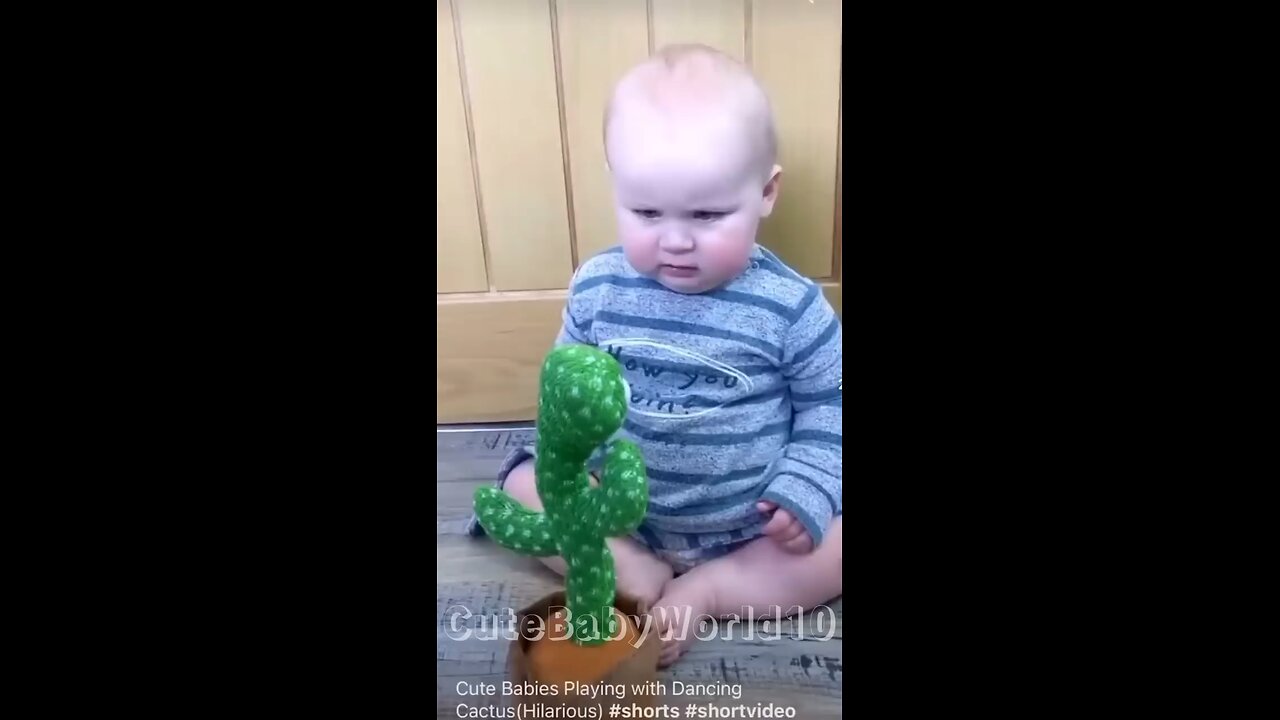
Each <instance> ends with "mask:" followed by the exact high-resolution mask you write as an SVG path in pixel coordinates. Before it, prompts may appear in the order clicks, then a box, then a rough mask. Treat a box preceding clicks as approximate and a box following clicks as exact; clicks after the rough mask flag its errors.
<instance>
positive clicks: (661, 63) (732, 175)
mask: <svg viewBox="0 0 1280 720" xmlns="http://www.w3.org/2000/svg"><path fill="white" fill-rule="evenodd" d="M604 141H605V155H606V158H607V161H608V164H609V169H610V172H611V174H612V179H613V190H614V197H615V203H616V210H617V217H618V235H619V239H620V241H621V242H620V245H619V246H618V247H614V248H611V249H609V250H606V251H604V252H602V253H601V254H599V255H596V256H595V257H593V258H591V259H589V260H587V261H586V262H585V263H583V264H582V265H581V267H580V268H579V269H578V271H577V272H576V273H575V275H574V278H573V282H572V283H571V287H570V289H569V299H568V303H567V305H566V307H565V310H564V322H563V327H562V328H561V330H560V333H559V337H558V338H557V339H556V342H557V344H559V343H585V344H590V345H594V346H597V347H600V348H602V349H604V350H607V351H608V352H609V353H611V354H612V355H613V356H614V357H615V358H617V360H618V362H619V364H620V365H621V366H622V368H623V373H624V377H625V379H626V381H627V383H628V384H629V386H630V391H631V398H630V399H631V407H630V409H629V411H628V415H627V419H626V422H625V424H624V426H623V430H622V432H621V434H620V436H621V437H625V438H626V439H628V440H631V441H633V442H636V443H637V444H638V445H639V446H640V449H641V451H642V452H643V453H644V458H645V462H646V464H647V466H648V473H649V484H650V494H651V497H650V503H649V511H648V513H647V515H646V516H645V520H644V522H643V524H642V525H641V527H640V529H639V531H638V532H636V533H635V534H634V535H633V536H631V537H626V538H613V539H610V540H609V541H608V542H609V548H610V549H611V551H612V553H613V557H614V562H615V564H616V569H617V579H618V591H619V592H620V593H625V594H627V595H630V596H631V597H634V598H636V599H638V600H639V601H640V602H641V603H643V604H645V605H647V606H649V607H651V608H653V615H654V619H655V622H656V623H657V628H658V630H659V631H660V633H661V637H662V638H663V640H664V643H663V648H662V653H661V663H662V665H664V666H665V665H669V664H670V663H672V662H674V661H675V660H676V659H677V658H678V657H679V656H680V654H681V653H683V652H684V651H685V650H686V649H687V648H688V645H689V643H690V642H691V641H692V640H693V639H694V637H695V630H696V623H697V622H698V618H699V617H702V616H708V615H709V616H711V617H713V618H719V617H726V616H740V617H746V616H747V615H748V613H751V614H753V615H754V617H756V618H760V617H764V616H768V615H770V614H771V613H772V612H774V611H776V610H777V609H779V608H780V609H781V610H782V611H783V613H784V614H791V613H793V612H795V611H796V610H797V609H806V610H807V609H811V608H813V607H814V606H815V605H818V604H821V603H824V602H827V601H830V600H831V599H832V598H834V597H836V596H839V595H841V594H842V592H843V578H842V559H843V557H842V552H841V541H842V538H841V504H842V486H841V475H842V473H841V447H842V435H843V430H842V427H841V425H842V402H841V377H840V376H841V369H842V364H843V356H842V351H841V342H842V334H841V325H840V321H839V319H838V318H837V317H836V314H835V312H834V311H833V310H832V308H831V306H830V305H829V304H828V303H827V301H826V299H825V297H824V296H823V294H822V291H821V288H819V287H818V285H817V284H816V283H814V282H812V281H810V280H807V279H805V278H803V277H801V276H800V275H799V274H797V273H796V272H794V271H793V270H791V269H790V268H788V267H787V266H786V264H784V263H783V262H782V261H781V260H779V259H778V258H777V257H776V256H775V255H774V254H773V253H771V252H769V251H768V250H765V249H764V248H762V247H760V246H759V245H757V244H756V233H757V230H758V228H759V224H760V221H761V219H762V218H765V217H767V216H768V215H769V214H770V212H772V210H773V206H774V203H775V202H776V201H777V199H778V189H779V182H780V178H781V168H779V167H778V165H776V140H775V135H774V127H773V120H772V114H771V110H770V107H769V102H768V99H767V97H766V95H765V93H764V91H763V89H762V88H761V87H760V86H759V84H758V83H757V82H756V80H755V79H754V78H753V77H752V76H751V74H750V73H749V72H748V71H747V69H746V68H745V67H743V66H742V65H741V64H739V63H738V62H736V61H735V60H733V59H732V58H729V57H728V56H726V55H724V54H722V53H719V52H717V51H715V50H712V49H710V48H706V47H702V46H692V45H684V46H677V47H670V48H666V49H664V50H662V51H661V52H659V53H657V54H656V55H655V56H654V57H652V58H650V59H648V60H646V61H645V62H643V63H641V64H640V65H639V66H638V67H636V68H634V69H633V70H631V71H630V72H629V73H627V74H626V75H625V76H624V77H623V78H622V79H621V80H620V81H619V82H618V84H617V86H616V88H615V90H614V93H613V96H612V98H611V100H610V102H609V105H608V108H607V110H606V113H605V123H604ZM532 453H533V448H525V449H523V450H521V451H520V452H517V453H515V454H514V455H513V456H512V457H510V458H508V460H507V462H505V463H504V464H503V467H502V468H501V471H500V473H499V484H500V486H501V487H503V488H505V490H506V492H508V493H509V494H510V495H511V496H513V497H514V498H516V499H517V500H519V501H520V502H521V503H523V504H524V505H526V506H528V507H531V508H534V509H541V507H542V505H541V503H540V502H539V499H538V493H537V490H536V488H535V484H534V475H533V457H532ZM472 530H473V532H475V533H479V532H480V530H479V528H478V524H476V523H474V522H473V523H472ZM544 562H546V563H547V564H548V565H549V566H550V567H552V568H553V569H554V570H556V571H557V572H560V573H562V574H563V572H564V562H563V561H562V560H561V559H559V558H545V559H544ZM704 637H705V635H704Z"/></svg>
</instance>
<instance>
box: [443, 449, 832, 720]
mask: <svg viewBox="0 0 1280 720" xmlns="http://www.w3.org/2000/svg"><path fill="white" fill-rule="evenodd" d="M531 439H532V432H531V431H529V430H527V429H501V430H493V431H483V432H479V431H472V432H442V433H438V434H437V443H436V444H437V461H436V471H437V473H438V477H439V480H438V483H437V485H436V548H437V549H436V561H437V563H439V565H438V567H439V570H438V571H437V574H436V668H437V670H438V671H439V679H438V680H437V681H436V716H437V717H440V718H444V717H449V718H456V717H460V716H461V717H466V716H467V713H468V712H469V709H472V708H477V707H486V706H489V705H507V704H509V703H510V701H511V700H512V699H513V698H512V697H510V696H504V695H503V694H502V692H501V688H502V683H503V681H504V680H506V679H507V676H506V661H507V649H508V647H509V645H510V641H509V640H506V639H502V638H498V639H488V638H491V637H492V636H493V635H495V634H496V633H495V632H494V627H495V623H494V622H493V621H494V619H497V620H499V621H501V620H503V619H504V618H506V619H507V621H508V622H509V621H510V616H511V613H512V612H514V611H515V610H518V609H519V608H521V607H523V606H525V605H527V604H528V603H530V602H532V601H534V600H536V599H538V598H539V597H542V596H543V595H546V594H547V593H550V592H554V591H556V590H559V589H561V588H562V584H561V583H562V580H561V578H560V577H559V576H557V575H556V574H555V573H553V572H551V571H550V570H548V569H547V568H545V567H544V566H542V565H541V564H540V563H538V562H537V561H536V560H534V559H532V558H527V557H522V556H518V555H515V554H514V553H510V552H508V551H506V550H503V549H502V548H500V547H498V546H497V545H496V544H494V543H493V541H492V540H490V539H488V538H472V537H468V536H467V535H466V533H465V526H466V523H467V520H468V519H469V518H470V516H471V497H472V493H474V492H475V489H476V488H477V487H480V486H481V485H484V484H490V483H492V482H493V477H494V473H495V471H496V470H497V467H498V464H499V463H500V462H501V460H502V458H503V456H505V455H506V453H507V452H509V451H510V450H511V449H512V448H518V447H520V446H521V445H523V444H526V443H528V442H530V441H531ZM468 614H469V617H468ZM843 615H844V613H843V607H842V602H841V601H840V600H836V601H835V602H832V603H830V604H829V606H828V608H827V609H822V608H819V609H818V610H817V611H816V612H813V613H809V614H806V615H805V616H804V617H802V618H798V619H788V620H784V621H783V622H782V623H770V622H756V623H755V625H754V627H753V628H751V632H748V630H747V628H745V627H742V626H739V627H735V628H733V630H732V635H733V638H732V639H728V638H718V639H712V640H706V641H695V642H694V643H693V648H692V649H691V650H690V651H689V652H688V653H687V654H686V655H685V656H684V657H682V658H681V659H680V660H679V662H677V663H676V664H675V665H674V666H672V667H670V668H666V669H664V670H662V671H660V672H659V680H660V681H661V684H662V686H663V689H664V690H665V694H663V696H662V697H661V698H660V700H659V704H665V705H670V706H674V707H677V708H684V706H686V705H688V704H698V705H703V706H705V705H706V704H707V703H711V704H714V705H717V706H722V707H734V706H738V705H746V706H747V707H748V708H755V706H756V703H766V704H767V703H773V704H774V705H778V706H783V707H793V708H795V714H794V717H797V718H836V717H839V715H840V711H841V702H842V698H841V688H842V685H843V682H844V650H843V641H842V640H841V635H842V632H843ZM486 636H487V637H486ZM460 683H461V684H463V685H465V686H466V687H465V688H463V690H464V692H465V691H467V690H469V689H470V688H473V687H474V686H475V685H477V684H481V683H487V684H492V685H494V686H496V687H497V688H498V692H497V693H496V694H494V695H490V696H483V695H481V696H477V695H473V694H464V693H460V692H459V689H460V688H459V684H460ZM689 688H695V689H697V690H698V691H705V690H706V689H707V688H714V689H715V691H719V692H725V691H729V692H733V690H734V689H735V688H736V689H738V690H739V691H740V693H741V696H740V697H737V698H735V697H733V695H731V694H724V695H718V696H707V695H705V694H704V695H698V696H690V695H688V694H687V690H688V689H689ZM681 690H684V691H686V693H685V694H676V693H677V692H678V691H681ZM460 705H466V706H467V707H466V708H462V709H461V714H460V712H459V706H460ZM476 716H478V717H485V716H486V715H483V714H480V715H476ZM738 717H744V715H738Z"/></svg>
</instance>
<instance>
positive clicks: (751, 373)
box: [556, 246, 843, 550]
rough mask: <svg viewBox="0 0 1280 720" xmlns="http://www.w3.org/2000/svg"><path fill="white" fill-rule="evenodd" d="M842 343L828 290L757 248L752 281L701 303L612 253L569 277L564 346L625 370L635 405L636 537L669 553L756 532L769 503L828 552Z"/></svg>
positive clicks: (837, 483)
mask: <svg viewBox="0 0 1280 720" xmlns="http://www.w3.org/2000/svg"><path fill="white" fill-rule="evenodd" d="M841 342H842V335H841V324H840V320H839V318H838V317H837V316H836V314H835V311H834V310H833V309H832V307H831V305H830V304H829V303H828V302H827V300H826V298H825V296H824V295H823V294H822V289H821V288H820V287H819V286H818V285H817V284H816V283H814V282H813V281H811V280H808V279H806V278H804V277H802V276H800V275H799V274H798V273H796V272H795V271H793V270H792V269H791V268H789V267H787V265H786V264H785V263H783V262H782V261H781V260H779V259H778V257H777V256H775V255H774V254H773V253H771V252H769V251H768V250H765V249H764V248H761V247H759V246H757V247H756V248H755V250H754V251H753V253H752V263H751V266H750V268H749V269H748V270H747V271H746V272H744V273H743V274H742V275H740V276H739V277H738V278H736V279H734V280H733V281H732V282H730V283H728V284H726V285H724V286H722V287H721V288H719V289H717V290H713V291H710V292H707V293H703V294H698V295H689V294H682V293H677V292H674V291H672V290H668V289H666V288H665V287H663V286H662V285H661V284H659V283H657V282H655V281H653V280H650V279H648V278H645V277H643V276H641V275H639V274H638V273H637V272H636V271H635V270H634V269H633V268H632V267H631V265H630V264H629V263H628V262H627V260H626V258H625V257H624V256H623V254H622V252H621V248H618V247H614V248H610V249H609V250H606V251H604V252H602V253H600V254H599V255H596V256H595V257H593V258H591V259H590V260H588V261H587V262H585V263H583V264H582V266H581V267H579V269H578V271H577V272H576V273H575V274H574V277H573V282H572V283H571V286H570V289H569V299H568V302H567V303H566V306H565V310H564V320H563V326H562V328H561V330H560V333H559V336H558V337H557V339H556V343H557V344H561V343H585V344H590V345H594V346H596V347H599V348H601V349H602V350H606V351H608V352H609V353H610V354H612V355H613V356H614V357H615V358H617V360H618V362H619V363H620V364H621V365H622V368H623V376H624V377H625V379H626V381H627V383H628V384H629V385H630V390H631V398H630V400H631V406H630V408H629V412H628V415H627V419H626V421H625V424H624V426H623V429H622V431H621V432H620V434H619V437H624V438H626V439H628V440H631V441H633V442H635V443H637V444H638V445H639V446H640V449H641V451H642V452H643V454H644V458H645V462H646V464H647V466H648V470H649V483H650V502H649V512H648V514H647V515H646V517H645V521H644V524H643V526H642V527H641V529H640V534H641V536H642V537H644V539H645V540H646V541H647V542H648V543H649V544H650V545H653V546H655V547H657V548H664V549H671V550H686V549H688V550H692V549H698V548H712V547H717V546H721V545H726V544H729V543H733V542H736V541H739V540H745V539H750V538H753V537H756V536H758V535H760V531H761V530H762V529H763V527H764V525H765V523H766V522H767V520H768V518H767V517H764V516H762V515H761V513H760V511H759V510H758V509H757V508H756V503H757V502H759V501H760V500H771V501H773V502H776V503H777V504H778V505H779V506H781V507H784V508H786V509H787V510H789V511H791V513H792V514H793V515H794V516H795V517H796V518H797V519H799V520H800V521H801V522H802V523H804V526H805V528H806V529H807V530H808V531H809V534H810V535H811V536H812V537H813V539H814V542H815V544H818V543H821V542H822V539H823V537H824V536H825V534H826V531H827V528H828V526H829V525H830V523H831V520H832V518H833V517H834V516H836V515H838V514H839V513H840V512H841V494H842V493H841V446H842V435H843V430H842V427H841V424H842V403H841V370H842V366H843V355H842V352H841Z"/></svg>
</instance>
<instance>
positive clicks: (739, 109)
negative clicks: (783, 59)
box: [602, 43, 778, 179]
mask: <svg viewBox="0 0 1280 720" xmlns="http://www.w3.org/2000/svg"><path fill="white" fill-rule="evenodd" d="M632 96H636V97H639V98H640V99H641V101H642V102H646V103H648V104H650V105H651V106H652V107H655V108H658V109H667V108H670V107H673V106H677V105H686V106H687V105H703V106H707V105H713V104H716V103H719V104H722V105H725V104H727V105H728V106H729V108H730V109H731V110H732V111H733V112H734V113H736V114H737V115H738V116H739V117H740V118H741V119H742V122H743V123H744V124H745V125H747V126H748V127H749V130H750V132H749V133H748V134H749V136H750V137H751V138H752V143H753V144H754V145H756V147H757V152H758V159H759V162H760V165H761V167H762V170H763V172H764V174H765V177H766V179H767V178H768V176H769V175H770V174H771V173H772V170H773V166H774V163H776V162H777V157H778V137H777V130H776V128H775V127H774V122H773V111H772V108H771V107H770V104H769V97H768V95H767V94H766V93H765V91H764V87H763V86H761V85H760V83H759V81H758V80H757V79H756V77H755V75H753V74H752V73H751V70H750V69H748V68H747V66H746V65H743V64H742V63H741V62H739V61H738V60H737V59H735V58H733V57H731V56H729V55H727V54H725V53H723V52H721V51H719V50H716V49H715V48H713V47H709V46H707V45H701V44H697V43H681V44H676V45H667V46H664V47H662V48H660V49H659V50H658V51H657V52H655V53H654V54H653V55H652V56H650V57H649V58H648V59H646V60H645V61H643V62H641V63H640V64H638V65H636V66H635V67H633V68H632V69H631V70H629V71H628V72H627V73H626V74H625V75H623V76H622V78H621V79H620V80H619V81H618V83H617V85H615V86H614V90H613V93H612V94H611V95H610V98H609V102H608V103H607V104H606V106H605V112H604V123H603V128H602V130H603V136H604V144H605V162H606V163H607V162H608V161H609V127H610V123H611V121H612V119H613V117H614V114H615V113H616V112H617V110H618V107H617V106H618V105H619V104H620V99H621V98H623V97H628V98H630V97H632Z"/></svg>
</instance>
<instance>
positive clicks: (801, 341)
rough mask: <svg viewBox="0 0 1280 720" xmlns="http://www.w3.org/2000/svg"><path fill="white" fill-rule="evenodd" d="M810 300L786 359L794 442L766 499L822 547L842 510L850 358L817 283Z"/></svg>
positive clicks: (772, 477)
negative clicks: (845, 378) (844, 380)
mask: <svg viewBox="0 0 1280 720" xmlns="http://www.w3.org/2000/svg"><path fill="white" fill-rule="evenodd" d="M805 302H806V303H807V305H804V306H803V310H802V312H801V314H800V318H799V320H797V321H796V323H795V324H794V325H792V327H791V331H790V332H789V334H788V336H787V344H786V348H785V351H784V356H783V373H784V375H785V376H786V378H787V381H788V382H789V383H790V386H791V401H792V404H793V406H794V409H795V416H794V421H793V426H792V431H791V441H790V443H789V444H788V445H787V447H786V449H785V450H784V451H783V457H782V458H781V459H780V460H779V461H778V462H777V463H776V464H775V465H774V466H773V467H772V469H771V475H770V482H769V485H768V487H767V489H766V490H765V492H764V495H763V496H762V497H761V500H762V501H764V502H766V503H771V504H774V505H777V506H778V507H779V508H782V509H785V510H786V511H787V513H788V514H789V515H791V516H792V517H793V518H795V520H796V521H798V522H799V523H800V524H801V525H803V527H804V530H805V532H806V533H808V535H809V536H810V538H811V539H812V542H813V545H814V546H816V545H818V544H820V543H821V542H822V540H823V538H824V537H825V535H826V532H827V528H828V527H829V526H830V524H831V520H832V518H833V517H834V516H835V515H837V514H839V513H840V511H841V506H842V488H841V477H842V465H843V456H842V452H843V450H842V446H843V434H844V430H843V427H842V425H843V419H844V416H843V412H844V410H843V403H842V398H841V394H842V387H841V386H842V381H841V373H842V372H843V368H844V355H843V349H842V341H843V335H842V331H841V325H840V319H839V318H838V317H837V316H836V314H835V310H834V309H833V308H832V307H831V305H830V304H829V303H828V302H827V300H826V298H825V297H824V296H823V295H822V290H821V288H819V287H818V286H817V284H814V285H813V286H812V287H811V288H810V291H809V295H808V296H806V299H805ZM766 507H768V506H766ZM782 524H785V519H784V520H782V521H778V520H777V518H774V520H771V521H770V525H771V526H772V527H771V528H770V530H777V529H778V528H779V526H780V525H782ZM784 533H785V531H784ZM780 539H781V540H783V541H786V540H787V538H786V537H785V536H784V537H781V538H780Z"/></svg>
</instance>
